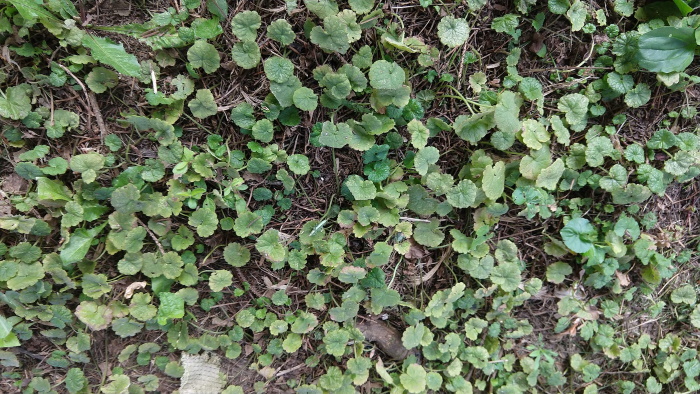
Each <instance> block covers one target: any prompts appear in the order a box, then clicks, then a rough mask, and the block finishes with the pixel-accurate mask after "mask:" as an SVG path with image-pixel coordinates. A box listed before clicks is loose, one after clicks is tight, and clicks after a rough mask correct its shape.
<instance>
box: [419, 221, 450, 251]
mask: <svg viewBox="0 0 700 394" xmlns="http://www.w3.org/2000/svg"><path fill="white" fill-rule="evenodd" d="M439 225H440V222H439V221H437V220H431V221H430V222H428V223H425V222H418V223H416V225H415V229H414V230H413V239H415V240H416V242H418V243H419V244H421V245H423V246H427V247H430V248H436V247H438V246H440V244H442V241H443V240H444V239H445V233H444V232H443V231H442V230H440V229H439V228H438V226H439Z"/></svg>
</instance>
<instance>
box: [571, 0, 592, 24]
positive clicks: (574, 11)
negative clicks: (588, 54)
mask: <svg viewBox="0 0 700 394" xmlns="http://www.w3.org/2000/svg"><path fill="white" fill-rule="evenodd" d="M587 16H588V10H587V9H586V4H584V2H582V1H581V0H576V1H574V3H573V4H572V5H571V7H570V8H569V10H568V11H567V12H566V17H567V18H569V20H570V21H571V31H579V30H581V29H582V28H583V25H584V24H585V23H586V17H587Z"/></svg>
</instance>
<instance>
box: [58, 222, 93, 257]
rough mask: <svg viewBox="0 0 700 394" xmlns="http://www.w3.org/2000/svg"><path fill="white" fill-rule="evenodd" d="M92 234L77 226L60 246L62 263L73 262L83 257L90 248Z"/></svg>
mask: <svg viewBox="0 0 700 394" xmlns="http://www.w3.org/2000/svg"><path fill="white" fill-rule="evenodd" d="M93 239H94V235H93V234H91V233H90V232H89V231H88V230H85V229H82V228H79V229H77V230H75V231H73V233H72V234H71V235H70V238H68V242H66V243H65V244H64V245H63V247H62V248H61V260H62V261H63V264H66V265H67V264H73V263H77V262H78V261H80V260H82V259H83V258H85V255H87V252H88V251H89V250H90V245H91V244H92V241H93Z"/></svg>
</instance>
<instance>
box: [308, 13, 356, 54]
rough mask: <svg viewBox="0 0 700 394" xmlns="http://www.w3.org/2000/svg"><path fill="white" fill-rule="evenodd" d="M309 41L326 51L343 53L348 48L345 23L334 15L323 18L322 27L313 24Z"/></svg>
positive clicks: (348, 42) (348, 41)
mask: <svg viewBox="0 0 700 394" xmlns="http://www.w3.org/2000/svg"><path fill="white" fill-rule="evenodd" d="M310 38H311V42H312V43H314V44H316V45H318V46H319V47H320V48H321V49H323V50H324V51H327V52H338V53H340V54H343V55H344V54H345V53H346V52H347V51H348V49H350V37H349V36H348V30H347V24H346V23H345V21H344V20H343V19H341V18H339V17H337V16H335V15H330V16H328V17H326V18H324V19H323V27H321V26H314V28H313V29H311V35H310Z"/></svg>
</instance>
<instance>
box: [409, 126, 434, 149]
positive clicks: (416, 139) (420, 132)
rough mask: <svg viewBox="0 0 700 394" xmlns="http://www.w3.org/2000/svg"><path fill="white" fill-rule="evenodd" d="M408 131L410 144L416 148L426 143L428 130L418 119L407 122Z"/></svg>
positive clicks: (428, 134)
mask: <svg viewBox="0 0 700 394" xmlns="http://www.w3.org/2000/svg"><path fill="white" fill-rule="evenodd" d="M407 128H408V132H409V133H410V134H411V145H413V147H414V148H416V149H423V148H425V145H426V144H427V143H428V137H429V136H430V130H428V128H427V127H425V125H424V124H423V122H421V121H420V120H418V119H413V120H411V121H410V122H408V125H407Z"/></svg>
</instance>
